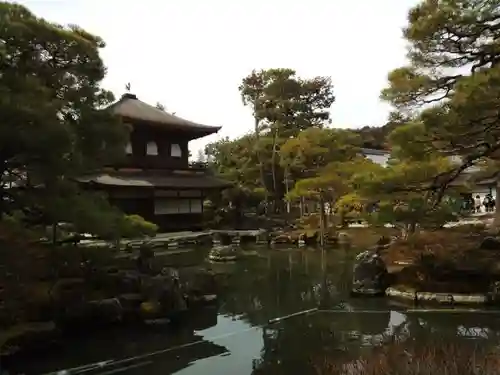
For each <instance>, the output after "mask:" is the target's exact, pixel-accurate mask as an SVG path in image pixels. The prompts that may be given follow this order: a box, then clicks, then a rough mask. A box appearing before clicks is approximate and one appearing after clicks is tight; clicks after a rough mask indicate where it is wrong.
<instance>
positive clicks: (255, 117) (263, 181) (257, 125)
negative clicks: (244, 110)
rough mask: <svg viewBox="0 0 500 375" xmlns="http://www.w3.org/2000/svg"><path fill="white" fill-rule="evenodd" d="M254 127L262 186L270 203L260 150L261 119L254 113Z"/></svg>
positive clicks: (267, 201)
mask: <svg viewBox="0 0 500 375" xmlns="http://www.w3.org/2000/svg"><path fill="white" fill-rule="evenodd" d="M254 127H255V129H254V130H255V142H256V144H257V147H256V149H255V152H256V154H257V161H258V163H259V172H260V183H261V186H262V187H263V188H264V194H265V201H266V203H269V191H268V190H267V185H266V175H265V171H264V163H263V161H262V153H261V152H260V144H259V142H260V131H259V119H258V118H257V116H255V115H254ZM264 207H265V211H266V214H267V213H268V212H267V207H268V204H266V205H264Z"/></svg>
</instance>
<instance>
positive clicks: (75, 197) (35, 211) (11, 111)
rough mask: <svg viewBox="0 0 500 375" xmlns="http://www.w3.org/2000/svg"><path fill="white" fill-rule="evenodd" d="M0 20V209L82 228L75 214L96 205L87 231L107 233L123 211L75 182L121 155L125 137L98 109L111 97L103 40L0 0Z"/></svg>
mask: <svg viewBox="0 0 500 375" xmlns="http://www.w3.org/2000/svg"><path fill="white" fill-rule="evenodd" d="M0 20H1V25H2V26H1V30H2V33H1V34H0V113H1V114H2V119H1V121H0V176H1V179H2V180H1V182H2V183H1V185H0V198H1V199H0V202H1V210H0V214H2V215H3V214H10V213H12V211H14V210H21V211H23V212H24V213H25V214H29V215H30V216H33V215H36V216H38V217H39V218H41V219H43V220H44V221H45V222H48V223H57V222H59V221H66V220H68V221H70V222H73V223H80V224H81V226H86V227H87V228H83V227H82V228H80V229H82V230H86V229H88V223H87V224H86V225H83V221H82V220H78V218H79V217H86V215H85V214H84V213H85V212H86V213H89V212H90V211H91V210H94V209H98V210H97V211H96V212H99V213H101V214H102V215H103V216H102V220H98V219H99V216H96V217H94V218H93V219H95V220H94V227H95V228H94V229H95V230H96V231H99V230H101V229H102V231H105V232H106V231H108V232H109V230H108V229H109V228H106V227H107V226H108V227H118V226H117V225H115V224H117V223H118V222H120V221H121V220H123V215H122V214H120V213H119V212H117V211H115V210H113V209H112V208H111V207H110V206H109V205H108V204H107V203H106V201H105V200H104V199H103V198H102V197H96V196H92V195H91V194H88V193H84V192H82V191H81V190H80V189H79V187H78V186H77V184H76V183H75V179H76V178H77V177H78V176H81V174H82V173H85V172H88V171H93V170H95V169H98V168H101V167H103V166H105V165H109V164H110V163H112V162H113V161H115V160H116V159H117V158H120V157H122V156H123V155H124V149H125V144H126V141H127V138H128V130H127V128H126V127H125V126H124V125H123V124H121V123H120V121H119V120H118V119H117V118H115V117H113V116H112V115H111V114H110V113H109V112H108V111H106V110H104V109H105V107H106V106H108V105H109V104H111V103H112V102H113V100H114V98H113V95H112V93H111V92H109V91H106V90H104V89H102V88H101V82H102V80H103V78H104V76H105V73H106V68H105V66H104V63H103V61H102V60H101V58H100V56H99V50H100V49H102V48H103V47H104V46H105V43H104V41H103V40H102V39H101V38H99V37H97V36H95V35H92V34H90V33H88V32H87V31H85V30H83V29H81V28H80V27H78V26H75V25H70V26H61V25H56V24H53V23H50V22H48V21H46V20H44V19H41V18H39V17H37V16H35V15H34V14H33V13H31V12H30V11H29V10H28V9H27V8H25V7H23V6H21V5H18V4H12V3H7V2H0ZM105 212H106V213H107V214H105ZM108 213H109V214H112V217H110V216H109V215H108ZM87 216H88V215H87ZM97 223H100V224H101V225H98V224H97Z"/></svg>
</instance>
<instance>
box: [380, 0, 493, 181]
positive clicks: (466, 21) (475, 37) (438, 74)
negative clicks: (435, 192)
mask: <svg viewBox="0 0 500 375" xmlns="http://www.w3.org/2000/svg"><path fill="white" fill-rule="evenodd" d="M408 22H409V24H408V26H407V27H406V28H405V29H404V37H405V38H406V40H407V42H408V43H409V53H408V59H409V64H408V65H407V66H404V67H401V68H398V69H395V70H394V71H392V72H391V73H390V74H389V87H387V88H386V89H384V90H383V92H382V98H383V99H385V100H387V101H389V102H390V103H392V104H393V105H394V106H395V108H397V109H398V110H399V111H401V112H402V113H405V114H406V115H408V116H410V117H415V116H418V117H419V118H420V119H421V121H422V122H423V124H424V126H425V133H426V135H427V136H426V139H425V140H424V141H423V142H422V145H423V147H434V148H436V149H438V150H439V151H440V152H441V153H443V154H446V155H460V156H462V160H463V163H462V164H461V165H459V166H457V167H455V168H450V170H449V171H448V173H446V178H445V179H444V180H442V181H440V185H441V186H444V187H446V186H447V184H449V183H450V182H451V181H452V180H454V179H455V178H456V177H458V176H459V175H460V173H461V172H462V171H464V170H465V169H466V168H468V167H469V166H471V165H472V164H474V163H475V162H477V161H479V160H481V159H482V158H485V157H494V156H496V154H497V151H498V150H499V149H500V137H499V135H500V123H499V121H498V119H499V115H500V112H499V111H500V102H499V100H500V91H499V90H500V86H499V78H500V64H499V63H500V44H499V42H498V41H499V40H500V4H499V2H498V1H496V0H490V1H483V0H439V1H436V0H425V1H422V2H421V3H419V4H418V5H417V6H415V7H414V8H413V9H411V11H410V12H409V16H408Z"/></svg>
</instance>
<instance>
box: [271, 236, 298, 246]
mask: <svg viewBox="0 0 500 375" xmlns="http://www.w3.org/2000/svg"><path fill="white" fill-rule="evenodd" d="M291 243H293V241H292V238H291V237H290V236H289V235H287V234H278V235H276V236H275V237H274V238H273V239H272V240H271V244H273V245H284V244H291Z"/></svg>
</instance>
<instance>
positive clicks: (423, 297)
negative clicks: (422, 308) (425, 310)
mask: <svg viewBox="0 0 500 375" xmlns="http://www.w3.org/2000/svg"><path fill="white" fill-rule="evenodd" d="M385 294H386V295H387V296H388V297H392V298H398V299H404V300H410V301H418V302H435V303H441V304H462V305H483V304H488V303H490V302H491V298H490V296H489V295H488V293H484V294H479V293H478V294H464V293H432V292H417V291H415V290H414V289H411V288H406V287H404V286H402V285H396V286H393V287H389V288H387V289H386V291H385Z"/></svg>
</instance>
